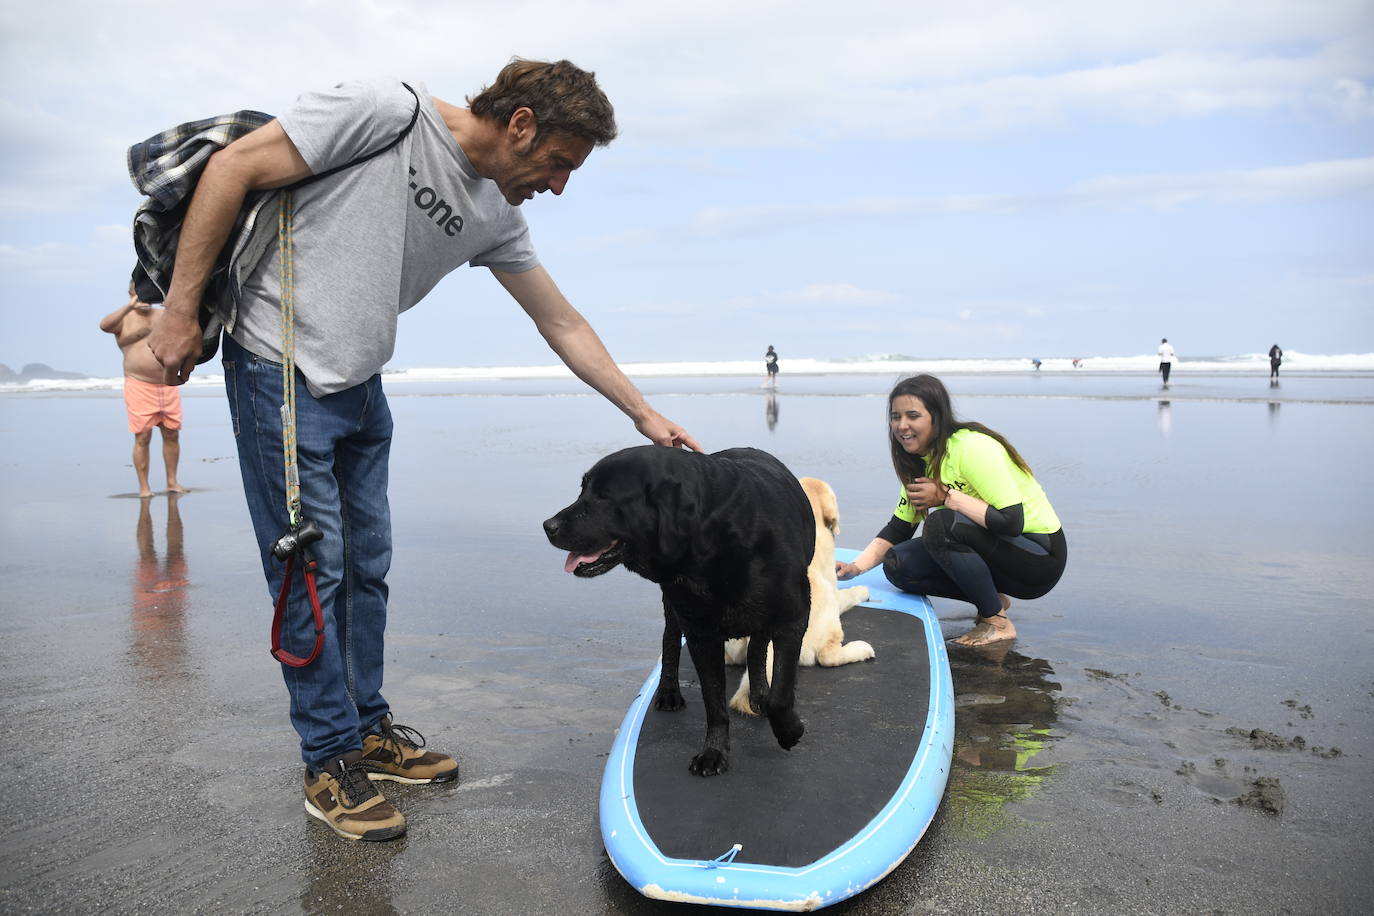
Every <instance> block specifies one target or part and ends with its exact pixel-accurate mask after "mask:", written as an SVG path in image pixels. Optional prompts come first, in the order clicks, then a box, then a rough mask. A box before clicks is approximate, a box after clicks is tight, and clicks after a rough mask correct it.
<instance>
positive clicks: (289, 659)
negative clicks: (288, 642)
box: [272, 550, 324, 668]
mask: <svg viewBox="0 0 1374 916" xmlns="http://www.w3.org/2000/svg"><path fill="white" fill-rule="evenodd" d="M300 552H301V553H302V554H303V562H302V564H301V567H302V569H301V571H302V572H303V573H304V575H305V590H306V591H307V592H309V593H310V610H311V612H312V613H313V614H314V616H315V648H314V649H312V650H311V652H310V655H309V657H308V658H301V657H300V656H298V655H292V654H291V653H290V652H287V651H286V650H285V649H283V648H282V647H281V625H282V620H283V619H284V618H285V616H286V605H287V604H288V599H289V598H290V597H291V574H292V573H293V572H294V571H295V565H296V563H295V561H296V554H294V553H293V554H292V555H291V556H289V557H287V558H286V576H285V577H284V578H283V579H282V580H281V591H280V592H279V593H278V594H277V608H276V611H275V612H274V613H273V614H272V657H273V658H275V659H276V660H277V661H279V662H281V663H282V664H283V665H290V666H291V667H292V668H304V667H305V666H306V665H308V664H310V663H311V662H313V661H314V660H315V659H317V658H319V656H320V649H322V648H324V613H323V612H322V611H321V610H320V596H319V593H318V592H316V591H315V559H314V557H311V556H310V555H309V554H307V553H305V551H304V550H302V551H300Z"/></svg>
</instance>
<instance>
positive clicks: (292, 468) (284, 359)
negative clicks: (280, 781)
mask: <svg viewBox="0 0 1374 916" xmlns="http://www.w3.org/2000/svg"><path fill="white" fill-rule="evenodd" d="M293 196H294V195H292V193H291V192H290V191H286V192H284V193H283V194H282V195H281V200H280V202H279V203H278V204H277V275H278V278H279V279H280V280H281V391H282V405H281V445H282V463H283V465H284V466H285V475H286V514H287V516H288V517H289V518H290V520H291V530H292V531H296V530H297V529H299V528H300V524H301V481H300V474H299V473H298V471H297V467H296V295H295V267H294V265H295V257H294V252H293V250H292V241H293V240H292V232H291V224H292V220H291V211H292V198H293ZM297 556H299V557H300V558H301V573H302V575H303V576H304V578H305V590H306V592H307V593H308V594H309V596H310V613H311V614H312V615H313V616H314V618H315V648H314V649H313V650H312V651H311V652H310V655H309V657H307V658H301V657H300V656H298V655H292V654H291V653H290V652H287V651H286V650H285V649H283V648H282V647H281V627H282V620H283V619H284V618H285V616H286V607H287V605H288V604H289V603H290V598H291V579H292V574H293V573H294V572H295V568H296V562H295V561H296V557H297ZM315 567H316V563H315V558H314V557H312V556H311V555H310V553H309V551H307V550H306V549H305V548H304V547H303V546H301V547H297V548H296V550H295V551H293V552H292V553H291V554H290V555H289V556H288V557H287V558H286V573H285V575H283V576H282V580H281V591H280V592H279V593H278V595H277V606H276V609H275V611H274V612H273V614H272V657H273V658H275V659H276V660H277V661H279V662H281V663H282V664H283V665H289V666H291V667H292V668H304V667H305V666H306V665H308V664H310V663H311V662H313V661H314V660H315V659H316V658H318V657H319V655H320V649H321V648H323V647H324V612H323V611H322V610H321V608H320V595H319V592H318V591H317V590H316V588H315Z"/></svg>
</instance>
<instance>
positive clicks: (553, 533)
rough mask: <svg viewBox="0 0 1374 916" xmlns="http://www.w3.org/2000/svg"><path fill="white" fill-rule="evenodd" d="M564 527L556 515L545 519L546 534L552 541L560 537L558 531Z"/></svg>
mask: <svg viewBox="0 0 1374 916" xmlns="http://www.w3.org/2000/svg"><path fill="white" fill-rule="evenodd" d="M562 527H563V523H562V522H560V521H559V520H558V516H556V515H555V516H554V517H553V518H550V519H545V520H544V534H545V536H546V537H548V539H549V540H551V541H552V540H553V539H554V538H556V537H558V532H559V530H560V529H561V528H562Z"/></svg>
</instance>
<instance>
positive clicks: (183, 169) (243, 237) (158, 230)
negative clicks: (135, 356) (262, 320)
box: [128, 111, 275, 353]
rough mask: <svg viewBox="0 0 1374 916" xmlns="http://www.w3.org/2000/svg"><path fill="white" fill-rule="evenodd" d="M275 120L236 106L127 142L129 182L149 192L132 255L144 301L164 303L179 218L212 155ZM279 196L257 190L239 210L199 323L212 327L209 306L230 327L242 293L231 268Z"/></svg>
mask: <svg viewBox="0 0 1374 916" xmlns="http://www.w3.org/2000/svg"><path fill="white" fill-rule="evenodd" d="M272 120H273V118H272V116H271V115H268V114H264V113H263V112H261V111H236V112H234V113H232V114H227V115H220V116H218V117H213V118H205V119H203V120H200V121H190V122H187V123H185V124H179V125H177V126H176V127H173V128H171V129H170V130H165V131H163V132H161V133H158V134H154V135H153V136H151V137H149V138H148V139H147V140H144V141H143V142H142V143H136V144H134V145H133V146H131V147H129V154H128V164H129V179H130V180H131V181H132V182H133V184H134V187H135V188H137V189H138V192H139V193H140V194H143V195H145V197H146V199H145V200H144V201H143V203H141V204H140V205H139V207H138V209H137V210H136V211H135V212H134V227H133V235H134V253H135V255H136V256H137V258H138V265H137V267H136V268H135V270H134V285H135V287H136V289H137V291H138V295H139V298H140V299H142V300H143V301H145V302H161V301H162V300H163V299H164V298H165V296H166V293H167V289H168V287H169V286H170V285H171V280H172V267H173V265H174V263H175V261H176V250H177V242H178V240H179V239H180V235H181V223H182V220H183V219H184V218H185V216H186V209H187V207H188V206H189V204H190V202H191V195H192V194H193V193H194V192H195V188H196V183H197V182H198V181H199V180H200V176H201V173H202V172H203V171H204V170H205V166H206V164H207V163H208V162H209V161H210V156H211V155H213V154H214V153H215V152H217V151H219V150H221V149H223V148H224V147H226V146H228V145H229V144H230V143H233V142H234V141H235V140H237V139H238V138H239V137H242V136H243V135H244V134H247V133H250V132H252V131H254V130H256V129H257V128H259V127H261V126H263V125H264V124H267V123H268V122H270V121H272ZM274 193H275V192H272V191H256V192H252V193H250V194H249V195H248V197H247V199H246V200H245V202H244V206H243V207H242V209H240V211H239V215H238V218H237V219H236V220H235V221H234V227H233V231H232V232H231V233H230V236H229V241H228V243H227V244H226V245H225V246H224V251H223V253H221V255H220V257H219V260H218V261H217V262H216V264H215V268H214V270H213V272H212V273H211V276H210V280H209V282H208V283H207V285H206V293H205V299H204V301H203V302H202V303H201V310H202V321H201V324H202V326H205V325H206V324H207V321H206V319H207V315H205V314H204V313H205V312H207V311H209V312H211V313H213V317H215V318H218V319H219V320H221V321H223V322H224V323H225V324H227V325H229V326H230V327H232V326H233V321H234V313H235V311H236V310H237V303H238V296H239V277H238V276H237V270H235V269H233V268H234V267H235V266H236V265H238V264H239V261H240V257H241V256H242V255H243V254H244V251H245V249H246V247H247V245H248V243H249V241H250V240H251V239H252V237H253V230H254V228H255V227H256V226H257V220H258V216H259V214H260V213H261V212H262V208H263V206H264V205H265V204H266V203H267V202H268V201H269V200H270V199H271V198H272V196H273V194H274ZM252 260H256V258H254V259H252ZM211 333H213V334H214V335H216V336H217V335H218V333H219V328H218V324H215V326H214V327H213V329H211V328H207V329H206V337H207V339H208V338H209V337H210V335H211ZM210 352H211V353H213V349H211V350H210Z"/></svg>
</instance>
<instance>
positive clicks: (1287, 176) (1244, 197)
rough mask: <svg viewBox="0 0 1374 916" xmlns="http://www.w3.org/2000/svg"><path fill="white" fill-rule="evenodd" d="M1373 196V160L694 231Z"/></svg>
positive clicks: (829, 209) (722, 219) (829, 205)
mask: <svg viewBox="0 0 1374 916" xmlns="http://www.w3.org/2000/svg"><path fill="white" fill-rule="evenodd" d="M1371 190H1374V157H1368V158H1362V159H1338V160H1332V161H1328V162H1311V163H1303V164H1301V165H1293V166H1276V167H1270V168H1259V169H1232V170H1222V171H1208V172H1191V173H1160V174H1154V175H1125V176H1117V175H1106V176H1101V177H1098V178H1092V179H1088V180H1086V181H1082V182H1078V183H1076V184H1072V185H1069V186H1067V187H1065V188H1061V189H1059V190H1051V191H1046V192H1034V193H1023V194H955V195H946V196H942V197H932V198H897V197H892V198H883V199H873V198H858V199H851V200H842V201H831V202H825V203H821V204H816V205H809V204H798V205H796V206H779V207H741V208H736V209H730V208H721V207H712V208H708V209H705V210H701V211H699V212H698V213H697V214H696V216H695V217H694V218H693V219H692V221H691V223H690V225H689V229H690V231H691V232H692V233H693V234H695V235H697V236H702V237H724V236H732V235H743V234H750V233H756V232H761V231H767V230H771V229H773V228H775V227H777V226H797V225H801V224H807V223H833V222H836V221H840V220H866V219H872V218H875V217H889V218H899V219H910V218H914V217H933V216H939V215H958V214H970V213H1022V212H1028V211H1039V210H1047V209H1064V208H1085V207H1114V208H1125V209H1170V208H1175V207H1180V206H1184V205H1187V204H1196V203H1205V202H1214V203H1235V202H1252V203H1258V202H1268V201H1279V200H1311V199H1316V198H1323V197H1336V196H1342V195H1351V194H1363V193H1368V192H1369V191H1371Z"/></svg>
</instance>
